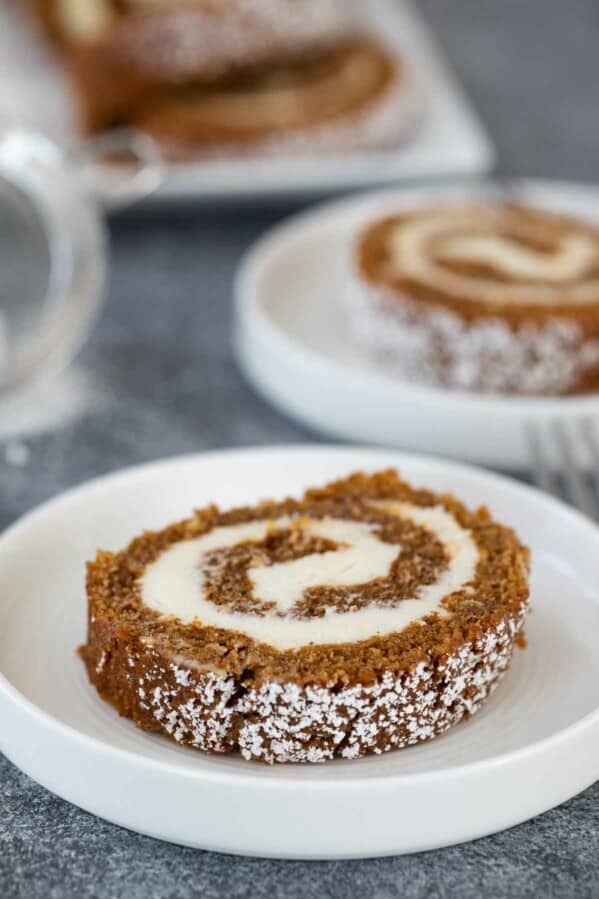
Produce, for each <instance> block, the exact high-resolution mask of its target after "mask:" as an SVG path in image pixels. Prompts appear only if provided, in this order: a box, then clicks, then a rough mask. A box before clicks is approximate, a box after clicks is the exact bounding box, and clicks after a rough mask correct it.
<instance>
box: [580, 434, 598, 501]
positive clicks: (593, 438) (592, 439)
mask: <svg viewBox="0 0 599 899" xmlns="http://www.w3.org/2000/svg"><path fill="white" fill-rule="evenodd" d="M597 423H598V422H597V419H593V418H585V419H584V421H583V422H582V433H583V435H584V439H585V442H586V445H587V448H588V450H589V454H590V458H591V469H592V477H593V481H594V483H595V495H596V499H597V502H598V503H599V436H598V434H597Z"/></svg>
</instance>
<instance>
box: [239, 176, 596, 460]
mask: <svg viewBox="0 0 599 899" xmlns="http://www.w3.org/2000/svg"><path fill="white" fill-rule="evenodd" d="M506 194H509V196H510V197H512V198H513V197H518V198H520V199H521V200H523V201H528V202H530V203H534V204H537V205H539V206H544V207H546V208H548V209H551V210H556V211H558V212H562V213H572V214H575V215H580V216H582V217H584V218H586V219H588V220H591V221H595V222H599V188H597V187H591V186H589V185H583V184H568V183H565V182H551V181H534V180H525V181H517V182H512V183H510V184H509V185H505V186H501V187H500V186H497V185H494V184H492V183H485V182H478V183H474V184H470V185H467V186H466V185H462V186H460V185H457V186H450V187H439V186H436V187H427V188H417V189H416V188H415V189H403V190H397V189H395V190H386V191H378V192H376V193H370V194H365V195H362V196H358V197H354V198H351V199H345V200H339V201H335V202H332V203H328V204H324V205H322V206H320V207H318V208H317V209H315V210H311V211H309V212H305V213H301V214H299V215H296V216H293V217H292V218H290V219H289V220H288V221H286V222H284V223H283V224H281V225H277V226H276V227H275V228H273V229H272V230H271V231H270V232H269V233H268V234H267V235H266V236H264V237H262V238H261V239H260V240H259V241H258V242H257V243H256V244H255V245H254V247H253V248H252V249H251V250H250V251H249V253H248V254H247V256H246V257H245V259H244V261H243V262H242V264H241V266H240V269H239V271H238V274H237V279H236V304H237V305H236V329H235V346H236V355H237V359H238V362H239V364H240V366H241V368H242V370H243V372H244V373H245V375H246V376H247V378H248V380H249V381H250V383H251V384H252V385H253V386H254V387H255V388H256V390H258V391H259V392H260V393H261V394H262V395H263V396H264V397H266V399H268V400H269V401H270V402H271V403H273V404H274V405H275V406H277V407H278V408H279V409H281V410H283V411H284V412H287V413H288V414H289V415H291V416H293V417H294V418H297V419H299V420H300V421H302V422H303V423H304V424H307V425H309V426H310V427H313V428H315V429H317V430H320V431H323V432H325V433H328V434H332V435H333V436H335V437H341V438H344V439H350V440H356V441H368V442H369V443H373V442H374V443H378V444H383V445H387V446H395V447H401V448H402V449H407V450H416V451H419V452H435V453H439V454H441V455H445V456H453V457H456V458H460V459H464V460H466V461H469V462H476V463H479V464H483V465H490V466H495V467H497V468H513V469H517V468H519V469H525V468H529V467H530V463H531V460H530V457H529V446H528V440H527V428H528V426H529V425H530V424H531V423H535V424H539V425H540V426H543V424H545V423H547V422H549V421H551V420H552V419H555V418H557V417H560V418H564V419H570V420H572V421H574V420H577V419H579V418H585V417H593V418H595V417H596V418H597V419H599V394H588V395H585V396H569V397H555V398H551V397H539V398H537V397H507V396H498V395H489V394H487V395H483V394H476V393H467V392H462V391H458V390H448V389H443V388H433V387H428V386H423V385H420V384H417V383H412V382H407V381H402V380H400V379H399V378H394V377H392V376H390V375H389V374H387V373H386V372H385V371H384V370H382V369H381V368H380V367H378V366H377V365H376V363H375V362H373V361H372V359H371V358H370V357H369V355H368V353H367V352H366V351H365V350H363V349H362V348H361V347H359V346H357V345H356V344H355V342H354V341H353V340H352V338H351V337H350V334H349V329H348V327H347V323H346V317H345V310H344V308H343V302H342V293H343V290H344V289H345V286H346V283H347V281H346V279H347V276H348V265H349V254H350V251H351V243H352V240H353V237H354V235H355V233H356V230H357V229H358V228H359V227H361V226H362V224H364V223H365V222H367V221H369V220H371V219H372V218H376V217H377V216H379V215H385V214H387V213H390V212H392V211H394V210H397V209H401V208H402V207H409V206H411V205H413V204H418V203H421V202H434V201H435V200H438V199H452V198H453V199H455V200H457V201H459V200H460V199H464V198H471V199H483V198H485V197H486V198H487V199H488V198H489V197H492V198H494V199H497V198H498V195H499V196H504V195H506ZM583 461H584V460H583Z"/></svg>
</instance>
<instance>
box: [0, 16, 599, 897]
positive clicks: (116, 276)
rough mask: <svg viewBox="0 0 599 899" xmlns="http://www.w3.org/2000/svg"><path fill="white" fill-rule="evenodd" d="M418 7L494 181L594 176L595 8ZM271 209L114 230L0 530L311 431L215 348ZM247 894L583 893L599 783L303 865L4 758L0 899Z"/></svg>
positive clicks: (7, 494)
mask: <svg viewBox="0 0 599 899" xmlns="http://www.w3.org/2000/svg"><path fill="white" fill-rule="evenodd" d="M420 5H421V7H422V9H423V11H424V13H425V15H426V17H427V19H428V20H429V22H430V24H431V26H432V27H433V28H434V30H435V31H436V32H437V34H438V36H439V38H440V39H441V42H442V44H443V45H444V47H445V49H446V51H447V53H448V55H449V56H450V58H451V60H452V61H453V64H454V66H455V68H456V69H457V71H458V73H459V75H460V77H461V78H462V80H463V82H464V83H465V85H466V86H467V88H468V90H469V92H470V94H471V96H472V98H473V100H474V102H475V104H476V106H477V108H478V110H479V112H480V114H481V116H482V118H483V120H484V121H485V123H486V125H487V127H488V129H489V131H490V133H491V134H492V136H493V138H494V140H495V142H496V145H497V148H498V151H499V156H500V171H501V172H502V173H503V174H505V175H543V176H546V177H558V178H576V179H587V180H599V152H598V150H599V115H598V113H599V103H598V91H597V86H598V84H599V52H597V47H598V45H599V4H598V3H597V2H596V0H571V2H570V3H563V2H560V0H527V2H523V0H502V2H497V0H453V2H450V0H420ZM287 212H289V209H288V208H281V207H279V208H276V209H270V210H267V209H253V210H245V211H243V212H239V213H233V212H229V213H228V214H223V213H218V214H217V213H210V212H208V211H206V210H204V211H201V212H196V213H194V212H190V213H186V214H184V215H183V214H171V215H168V216H166V217H157V216H152V217H148V216H142V215H137V216H129V217H127V218H126V219H121V220H119V221H116V222H115V223H114V224H113V227H112V236H113V253H114V258H113V275H112V280H111V284H110V296H109V301H108V303H107V306H106V309H105V311H104V314H103V316H102V320H101V322H100V323H99V326H98V327H97V329H96V331H95V333H94V336H93V339H92V340H91V342H90V343H89V345H88V346H87V348H86V349H85V351H84V353H83V354H82V356H81V358H80V361H79V363H78V371H79V374H80V376H81V378H82V379H83V381H82V382H81V383H79V387H80V390H79V394H78V396H79V400H78V401H79V402H80V401H81V399H83V405H84V407H85V405H87V409H85V408H84V409H83V410H80V411H79V412H78V413H77V414H75V415H74V416H73V417H71V418H70V419H69V420H65V421H61V422H59V423H58V426H55V427H53V428H52V429H51V430H46V431H45V432H42V433H39V434H29V435H27V436H25V437H24V438H23V439H21V440H19V441H16V442H15V440H11V441H5V442H4V444H0V498H1V499H0V525H1V526H5V525H7V524H9V523H10V522H11V521H13V520H14V519H15V518H16V517H17V516H19V515H20V514H22V513H23V512H24V511H25V510H27V509H28V508H31V507H32V506H34V505H36V504H37V503H39V502H40V501H42V500H44V499H46V498H47V497H50V496H53V495H55V494H57V493H58V492H60V491H61V490H63V489H64V488H66V487H69V486H71V485H73V484H76V483H78V482H80V481H83V480H85V479H86V478H89V477H91V476H93V475H96V474H100V473H104V472H108V471H111V470H114V469H116V468H119V467H121V466H123V465H129V464H133V463H137V462H140V461H144V460H147V459H153V458H156V457H159V456H166V455H174V454H177V453H181V452H187V451H190V450H202V449H208V448H215V447H224V446H236V445H248V444H256V445H257V444H269V443H273V442H291V441H296V442H301V441H309V440H313V439H315V435H314V434H312V433H309V432H307V431H306V430H304V429H302V428H300V427H298V426H297V425H295V424H294V423H292V422H291V421H289V420H287V419H285V418H283V417H282V416H281V415H279V414H278V413H276V412H275V411H273V410H272V409H270V408H269V407H268V406H267V405H266V404H265V403H264V402H263V401H262V400H260V399H259V398H258V397H256V396H255V395H254V394H253V393H251V391H250V390H249V389H248V388H247V387H246V386H245V384H244V383H243V381H242V379H241V377H240V375H239V374H238V372H237V371H236V369H235V366H234V364H233V361H232V358H231V351H230V345H229V332H230V321H231V302H230V300H231V295H230V294H231V291H230V288H231V279H232V275H233V272H234V269H235V265H236V263H237V261H238V259H239V256H240V254H241V253H242V251H243V250H244V249H245V248H246V247H247V246H248V245H249V244H250V243H251V242H252V240H253V239H254V238H255V237H256V236H257V235H258V234H259V233H260V232H261V231H263V230H264V229H265V228H266V227H268V226H269V225H270V224H271V223H272V222H274V221H275V220H277V219H278V218H280V217H281V216H282V215H284V214H286V213H287ZM81 384H83V386H81ZM75 406H76V403H75ZM0 425H1V422H0ZM23 447H24V449H23ZM1 726H2V724H1V722H0V727H1ZM40 752H43V747H41V746H40ZM563 763H564V764H566V765H567V764H568V759H564V762H563ZM402 813H405V811H404V810H401V809H398V814H402ZM246 896H247V897H254V896H255V897H268V899H353V897H361V896H364V897H369V899H392V897H397V899H399V897H409V899H416V897H429V899H453V897H456V899H457V897H459V899H479V897H488V899H491V897H492V899H507V897H537V896H538V897H592V896H599V784H596V785H595V786H594V787H592V788H591V789H589V790H587V791H586V792H585V793H583V794H582V795H581V796H578V797H577V798H575V799H572V800H571V801H570V802H567V803H565V804H564V805H563V806H561V807H560V808H558V809H555V810H553V811H550V812H548V813H546V814H545V815H543V816H541V817H540V818H538V819H536V820H534V821H530V822H528V823H526V824H523V825H521V826H519V827H517V828H515V829H513V830H511V831H508V832H506V833H503V834H499V835H497V836H494V837H489V838H486V839H483V840H480V841H477V842H475V843H471V844H469V845H465V846H461V847H455V848H451V849H446V850H441V851H437V852H432V853H428V854H425V855H418V856H411V857H403V858H402V857H398V858H388V859H382V860H370V861H361V862H358V861H356V862H335V863H333V862H331V863H327V862H323V863H302V862H279V861H265V860H259V859H239V858H232V857H226V856H220V855H217V854H213V853H203V852H196V851H192V850H188V849H182V848H179V847H176V846H170V845H166V844H162V843H159V842H155V841H152V840H150V839H147V838H145V837H141V836H138V835H136V834H132V833H128V832H126V831H124V830H121V829H119V828H117V827H114V826H112V825H110V824H107V823H105V822H102V821H99V820H97V819H95V818H93V817H92V816H90V815H88V814H85V813H84V812H81V811H79V810H77V809H76V808H74V807H72V806H70V805H68V804H67V803H65V802H63V801H61V800H60V799H57V798H55V797H54V796H52V795H51V794H50V793H48V792H46V791H45V790H44V789H42V788H41V787H39V786H37V785H36V784H34V783H33V782H32V781H30V780H29V779H28V778H27V777H25V776H24V775H22V774H21V773H20V772H19V771H18V770H17V769H16V768H15V767H13V766H12V765H11V764H9V762H8V761H6V760H4V759H0V899H63V897H64V899H88V897H90V899H91V897H93V899H117V897H125V899H153V897H161V899H188V897H189V899H191V897H202V899H213V897H215V899H216V897H219V899H220V897H246Z"/></svg>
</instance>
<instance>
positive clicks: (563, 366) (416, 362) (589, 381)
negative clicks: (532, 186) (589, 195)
mask: <svg viewBox="0 0 599 899" xmlns="http://www.w3.org/2000/svg"><path fill="white" fill-rule="evenodd" d="M346 302H347V309H348V313H349V318H350V323H351V326H352V331H353V334H354V337H355V339H356V341H358V342H360V343H361V344H362V345H363V346H365V347H367V348H368V349H369V350H370V351H371V352H372V353H373V354H374V356H375V358H376V359H378V360H379V361H380V362H382V363H383V364H384V365H385V366H386V367H388V368H389V369H390V370H391V371H394V372H395V373H397V374H398V375H399V376H401V377H402V378H406V379H408V380H413V381H420V382H423V383H429V384H438V385H443V386H447V387H453V388H464V389H472V390H481V391H489V392H505V393H522V394H560V393H573V392H580V391H586V390H591V389H596V388H597V386H599V231H598V230H597V229H596V228H595V227H593V226H592V225H590V224H587V223H586V222H584V221H579V220H577V219H574V218H566V217H563V216H558V215H554V214H551V213H549V212H546V211H545V210H541V209H537V208H533V207H528V206H523V205H519V204H513V203H505V204H493V203H489V204H484V203H480V204H468V205H452V204H444V205H441V204H440V205H437V206H434V205H431V206H423V207H414V208H413V209H409V210H407V211H402V212H401V213H398V214H397V215H390V216H386V217H385V218H383V219H379V220H377V221H373V222H371V223H369V224H368V225H367V226H366V227H365V228H364V229H363V230H362V231H361V233H360V234H359V235H358V237H357V240H356V245H355V251H354V258H353V261H352V272H351V275H350V282H349V284H348V289H347V292H346Z"/></svg>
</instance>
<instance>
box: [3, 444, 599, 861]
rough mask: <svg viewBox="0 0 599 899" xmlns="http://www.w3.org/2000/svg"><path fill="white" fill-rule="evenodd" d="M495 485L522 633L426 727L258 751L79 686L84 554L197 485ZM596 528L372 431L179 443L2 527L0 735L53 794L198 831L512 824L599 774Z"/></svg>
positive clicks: (242, 844) (195, 495) (434, 832)
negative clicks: (355, 749) (509, 535)
mask: <svg viewBox="0 0 599 899" xmlns="http://www.w3.org/2000/svg"><path fill="white" fill-rule="evenodd" d="M385 466H396V467H398V468H399V469H400V470H401V472H402V473H403V474H404V475H405V476H406V477H407V478H408V479H409V480H410V481H412V482H413V483H415V484H423V485H427V486H430V487H431V488H432V489H434V490H451V491H455V493H456V494H457V495H458V496H459V497H461V498H463V499H464V500H465V501H466V502H467V503H468V504H470V505H476V504H479V503H483V502H484V503H487V504H488V505H489V507H490V509H491V512H492V513H493V514H494V515H496V516H497V517H498V518H499V519H500V520H501V521H505V522H506V523H507V524H511V525H513V526H515V527H516V528H517V530H518V532H519V534H520V536H521V537H522V538H523V539H524V541H525V542H527V543H528V544H529V545H530V546H531V547H532V550H533V559H534V562H533V576H532V590H533V597H532V605H533V612H532V614H531V615H530V617H529V620H528V624H527V633H528V640H529V645H528V648H527V649H526V650H525V651H517V652H516V657H515V659H514V661H513V664H512V667H511V668H510V670H509V672H508V674H507V675H506V677H505V678H504V680H503V681H502V682H501V684H500V685H499V687H498V689H497V690H496V692H495V693H494V694H493V696H492V697H491V699H490V700H489V701H488V702H487V703H486V705H485V706H484V707H483V709H482V711H480V712H479V713H478V714H476V715H475V716H474V717H473V718H472V719H471V720H470V721H467V722H463V723H462V724H459V725H457V726H456V727H455V728H454V729H453V730H451V731H449V732H448V733H447V734H446V735H444V736H442V737H439V738H437V739H435V740H433V741H431V742H430V743H425V744H422V745H420V746H416V747H412V748H410V749H404V750H400V751H395V752H389V753H387V754H385V755H382V756H370V757H366V758H363V759H360V760H354V761H345V760H340V761H334V762H329V763H326V764H324V765H284V766H273V767H268V766H265V765H260V764H257V763H251V762H245V761H243V760H242V759H240V758H238V757H233V756H211V755H205V754H203V753H200V752H197V751H194V750H191V749H185V748H183V747H181V746H177V745H176V744H174V743H170V742H168V741H166V740H164V739H162V738H161V737H159V736H155V735H149V734H146V733H143V732H142V731H139V730H137V729H136V728H135V726H134V725H133V724H132V723H131V722H130V721H128V720H125V719H120V718H119V717H118V716H117V714H116V712H114V711H113V709H112V708H111V707H109V706H107V705H105V704H104V703H103V702H102V701H101V700H100V699H99V697H98V695H97V694H96V692H95V690H94V689H93V688H92V687H91V686H90V684H89V683H88V681H87V678H86V676H85V673H84V669H83V665H82V663H81V662H80V660H79V659H78V657H77V656H76V654H75V648H76V646H77V645H78V644H80V643H81V641H82V640H83V638H84V633H85V605H86V603H85V592H84V563H85V560H86V559H88V558H89V557H90V556H92V555H93V554H94V553H95V550H96V548H97V547H98V546H101V547H104V548H107V549H116V548H118V547H120V546H122V545H123V544H124V543H126V541H128V540H129V539H130V538H131V537H132V536H133V535H134V534H136V533H137V532H139V531H140V530H141V529H142V528H144V527H150V528H154V527H155V528H158V527H161V526H163V525H164V524H166V523H167V522H168V521H171V520H173V519H175V518H177V517H179V516H184V515H186V514H188V513H189V511H190V509H191V508H192V507H193V506H194V505H195V506H197V505H201V504H204V503H207V502H209V501H210V500H217V501H218V502H219V503H221V504H223V505H229V504H235V503H248V502H252V503H253V502H255V501H256V500H257V499H258V498H260V497H265V496H275V497H282V496H284V495H287V494H289V493H293V494H297V493H299V492H301V491H302V490H303V489H304V488H305V487H306V486H307V485H308V484H318V483H319V482H320V483H325V482H326V481H328V480H330V479H332V478H334V477H338V476H342V475H345V474H347V473H348V472H350V471H352V470H355V469H357V468H362V469H365V470H375V469H380V468H382V467H385ZM597 558H599V529H598V528H597V527H595V526H594V525H592V524H591V522H590V521H588V520H587V519H585V518H583V517H582V516H581V515H579V514H578V513H576V512H574V511H572V510H571V509H569V508H567V507H566V506H564V505H562V504H560V503H558V502H557V501H556V500H553V499H551V498H549V497H547V496H545V495H543V494H541V493H539V492H537V491H535V490H533V489H532V488H530V487H526V486H523V485H520V484H517V483H515V482H512V481H510V480H508V479H506V478H503V477H500V476H498V475H493V474H489V473H484V472H482V471H477V470H475V469H472V468H468V467H465V466H461V465H457V464H455V463H448V462H441V461H436V460H432V459H426V458H419V457H417V456H407V455H406V456H404V455H401V454H399V453H397V452H389V451H381V450H369V449H363V448H331V447H289V448H285V447H281V448H274V449H252V450H235V451H230V452H217V453H208V454H204V455H197V456H187V457H182V458H179V459H174V460H167V461H165V462H160V463H156V464H153V465H144V466H142V467H139V468H133V469H129V470H127V471H124V472H122V473H120V474H116V475H111V476H108V477H105V478H101V479H99V480H96V481H93V482H91V483H90V484H88V485H85V486H83V487H79V488H77V489H75V490H73V491H71V492H69V493H67V494H66V495H64V496H63V497H60V498H58V499H56V500H54V501H52V502H50V503H46V504H45V505H43V506H42V507H40V508H39V509H38V510H37V511H34V512H33V513H30V514H29V515H27V516H26V517H25V518H24V519H23V520H22V521H20V522H18V523H17V524H16V525H14V526H13V527H12V528H10V529H9V530H8V531H7V532H5V534H4V535H3V536H2V538H0V580H1V581H2V583H3V584H4V585H5V589H4V590H3V592H2V598H1V600H0V720H1V721H2V728H1V730H0V748H2V750H3V751H4V752H5V753H6V755H7V756H8V757H9V758H10V759H11V760H12V761H13V762H14V763H15V764H16V765H18V766H19V767H20V768H21V769H22V770H23V771H25V772H26V773H27V774H29V775H30V776H31V777H33V778H34V779H35V780H37V781H39V782H40V783H41V784H43V785H44V786H45V787H47V788H48V789H50V790H52V791H53V792H55V793H57V794H58V795H59V796H62V797H63V798H65V799H67V800H69V801H70V802H73V803H75V804H76V805H79V806H81V807H82V808H84V809H86V810H88V811H90V812H93V813H94V814H96V815H99V816H101V817H102V818H106V819H107V820H109V821H113V822H115V823H117V824H120V825H122V826H124V827H128V828H131V829H132V830H136V831H140V832H142V833H145V834H148V835H150V836H152V837H157V838H160V839H164V840H170V841H173V842H177V843H182V844H185V845H189V846H196V847H201V848H203V849H212V850H218V851H223V852H235V853H244V854H250V855H262V856H275V857H281V858H353V857H364V856H377V855H387V854H396V853H401V852H414V851H418V850H423V849H432V848H434V847H439V846H445V845H449V844H452V843H458V842H461V841H464V840H470V839H473V838H475V837H480V836H483V835H484V834H488V833H492V832H495V831H497V830H501V829H503V828H506V827H511V826H512V825H514V824H517V823H518V822H520V821H524V820H526V819H527V818H530V817H531V816H533V815H537V814H539V813H540V812H543V811H545V810H547V809H549V808H551V807H552V806H555V805H557V804H558V803H560V802H563V801H564V800H565V799H567V798H569V797H570V796H573V795H574V794H575V793H577V792H579V791H580V790H582V789H584V788H585V787H587V786H588V785H589V784H591V783H592V782H593V781H594V780H595V779H596V778H597V777H599V652H598V651H597V641H598V639H599V638H598V636H597V635H598V634H599V583H598V581H597Z"/></svg>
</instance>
